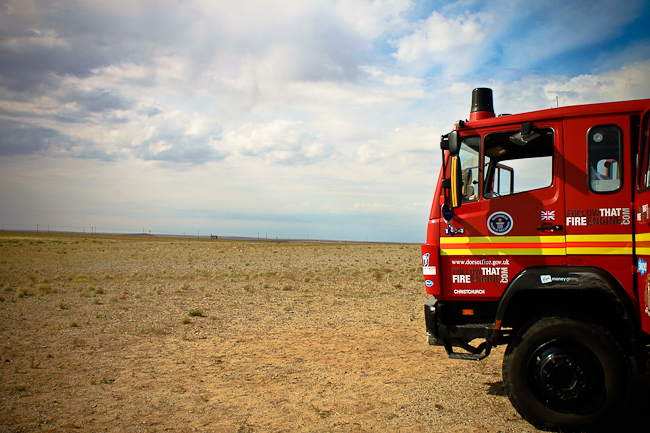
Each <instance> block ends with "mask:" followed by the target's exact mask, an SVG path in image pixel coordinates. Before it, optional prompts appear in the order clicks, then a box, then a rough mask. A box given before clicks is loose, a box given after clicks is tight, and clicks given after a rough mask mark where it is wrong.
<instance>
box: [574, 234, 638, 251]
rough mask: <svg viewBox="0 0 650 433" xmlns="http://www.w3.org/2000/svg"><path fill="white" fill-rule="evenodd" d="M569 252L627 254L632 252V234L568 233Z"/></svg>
mask: <svg viewBox="0 0 650 433" xmlns="http://www.w3.org/2000/svg"><path fill="white" fill-rule="evenodd" d="M566 243H567V248H566V249H567V254H586V255H625V254H632V252H633V249H634V243H633V239H632V234H622V235H611V234H608V235H567V237H566Z"/></svg>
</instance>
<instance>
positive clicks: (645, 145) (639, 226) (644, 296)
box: [634, 109, 650, 334]
mask: <svg viewBox="0 0 650 433" xmlns="http://www.w3.org/2000/svg"><path fill="white" fill-rule="evenodd" d="M649 121H650V109H649V110H646V111H645V112H644V113H643V115H642V117H641V128H640V131H639V154H638V155H639V163H638V164H639V170H638V181H637V196H636V198H635V211H636V218H635V243H634V251H635V254H636V259H637V263H636V265H637V274H636V277H637V287H638V300H639V309H640V313H641V327H642V329H643V331H645V332H646V333H648V334H650V275H649V274H648V263H649V262H650V141H649V140H650V129H649Z"/></svg>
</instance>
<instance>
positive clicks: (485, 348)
mask: <svg viewBox="0 0 650 433" xmlns="http://www.w3.org/2000/svg"><path fill="white" fill-rule="evenodd" d="M456 346H458V347H460V348H462V349H465V350H466V351H467V352H468V353H456V352H454V348H453V347H452V346H451V341H449V340H445V350H446V351H447V356H449V358H451V359H462V360H465V361H480V360H481V359H484V358H487V356H488V355H489V354H490V352H491V351H492V344H491V343H490V342H488V341H484V342H483V343H481V344H479V345H478V346H477V347H474V346H471V345H470V344H469V343H461V342H457V343H456Z"/></svg>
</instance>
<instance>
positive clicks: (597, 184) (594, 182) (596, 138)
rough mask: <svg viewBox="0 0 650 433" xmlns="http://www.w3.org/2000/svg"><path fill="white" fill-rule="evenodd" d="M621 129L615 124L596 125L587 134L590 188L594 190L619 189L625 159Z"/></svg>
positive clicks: (612, 190) (603, 191)
mask: <svg viewBox="0 0 650 433" xmlns="http://www.w3.org/2000/svg"><path fill="white" fill-rule="evenodd" d="M621 135H622V134H621V130H620V129H619V128H618V127H617V126H614V125H604V126H594V127H593V128H591V129H590V130H589V133H588V134H587V148H588V152H589V188H590V189H591V190H592V191H594V192H599V193H608V192H614V191H618V190H619V189H620V188H621V185H622V183H623V180H622V178H621V173H622V170H621V169H622V167H621V163H622V161H623V158H622V156H623V155H622V153H623V144H622V143H623V140H622V139H621Z"/></svg>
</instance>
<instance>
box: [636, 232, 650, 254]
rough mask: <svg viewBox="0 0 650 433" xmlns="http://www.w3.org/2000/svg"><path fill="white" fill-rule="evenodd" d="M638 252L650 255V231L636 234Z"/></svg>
mask: <svg viewBox="0 0 650 433" xmlns="http://www.w3.org/2000/svg"><path fill="white" fill-rule="evenodd" d="M634 240H635V241H636V253H637V254H639V255H642V256H647V255H650V233H639V234H638V235H635V236H634Z"/></svg>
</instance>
